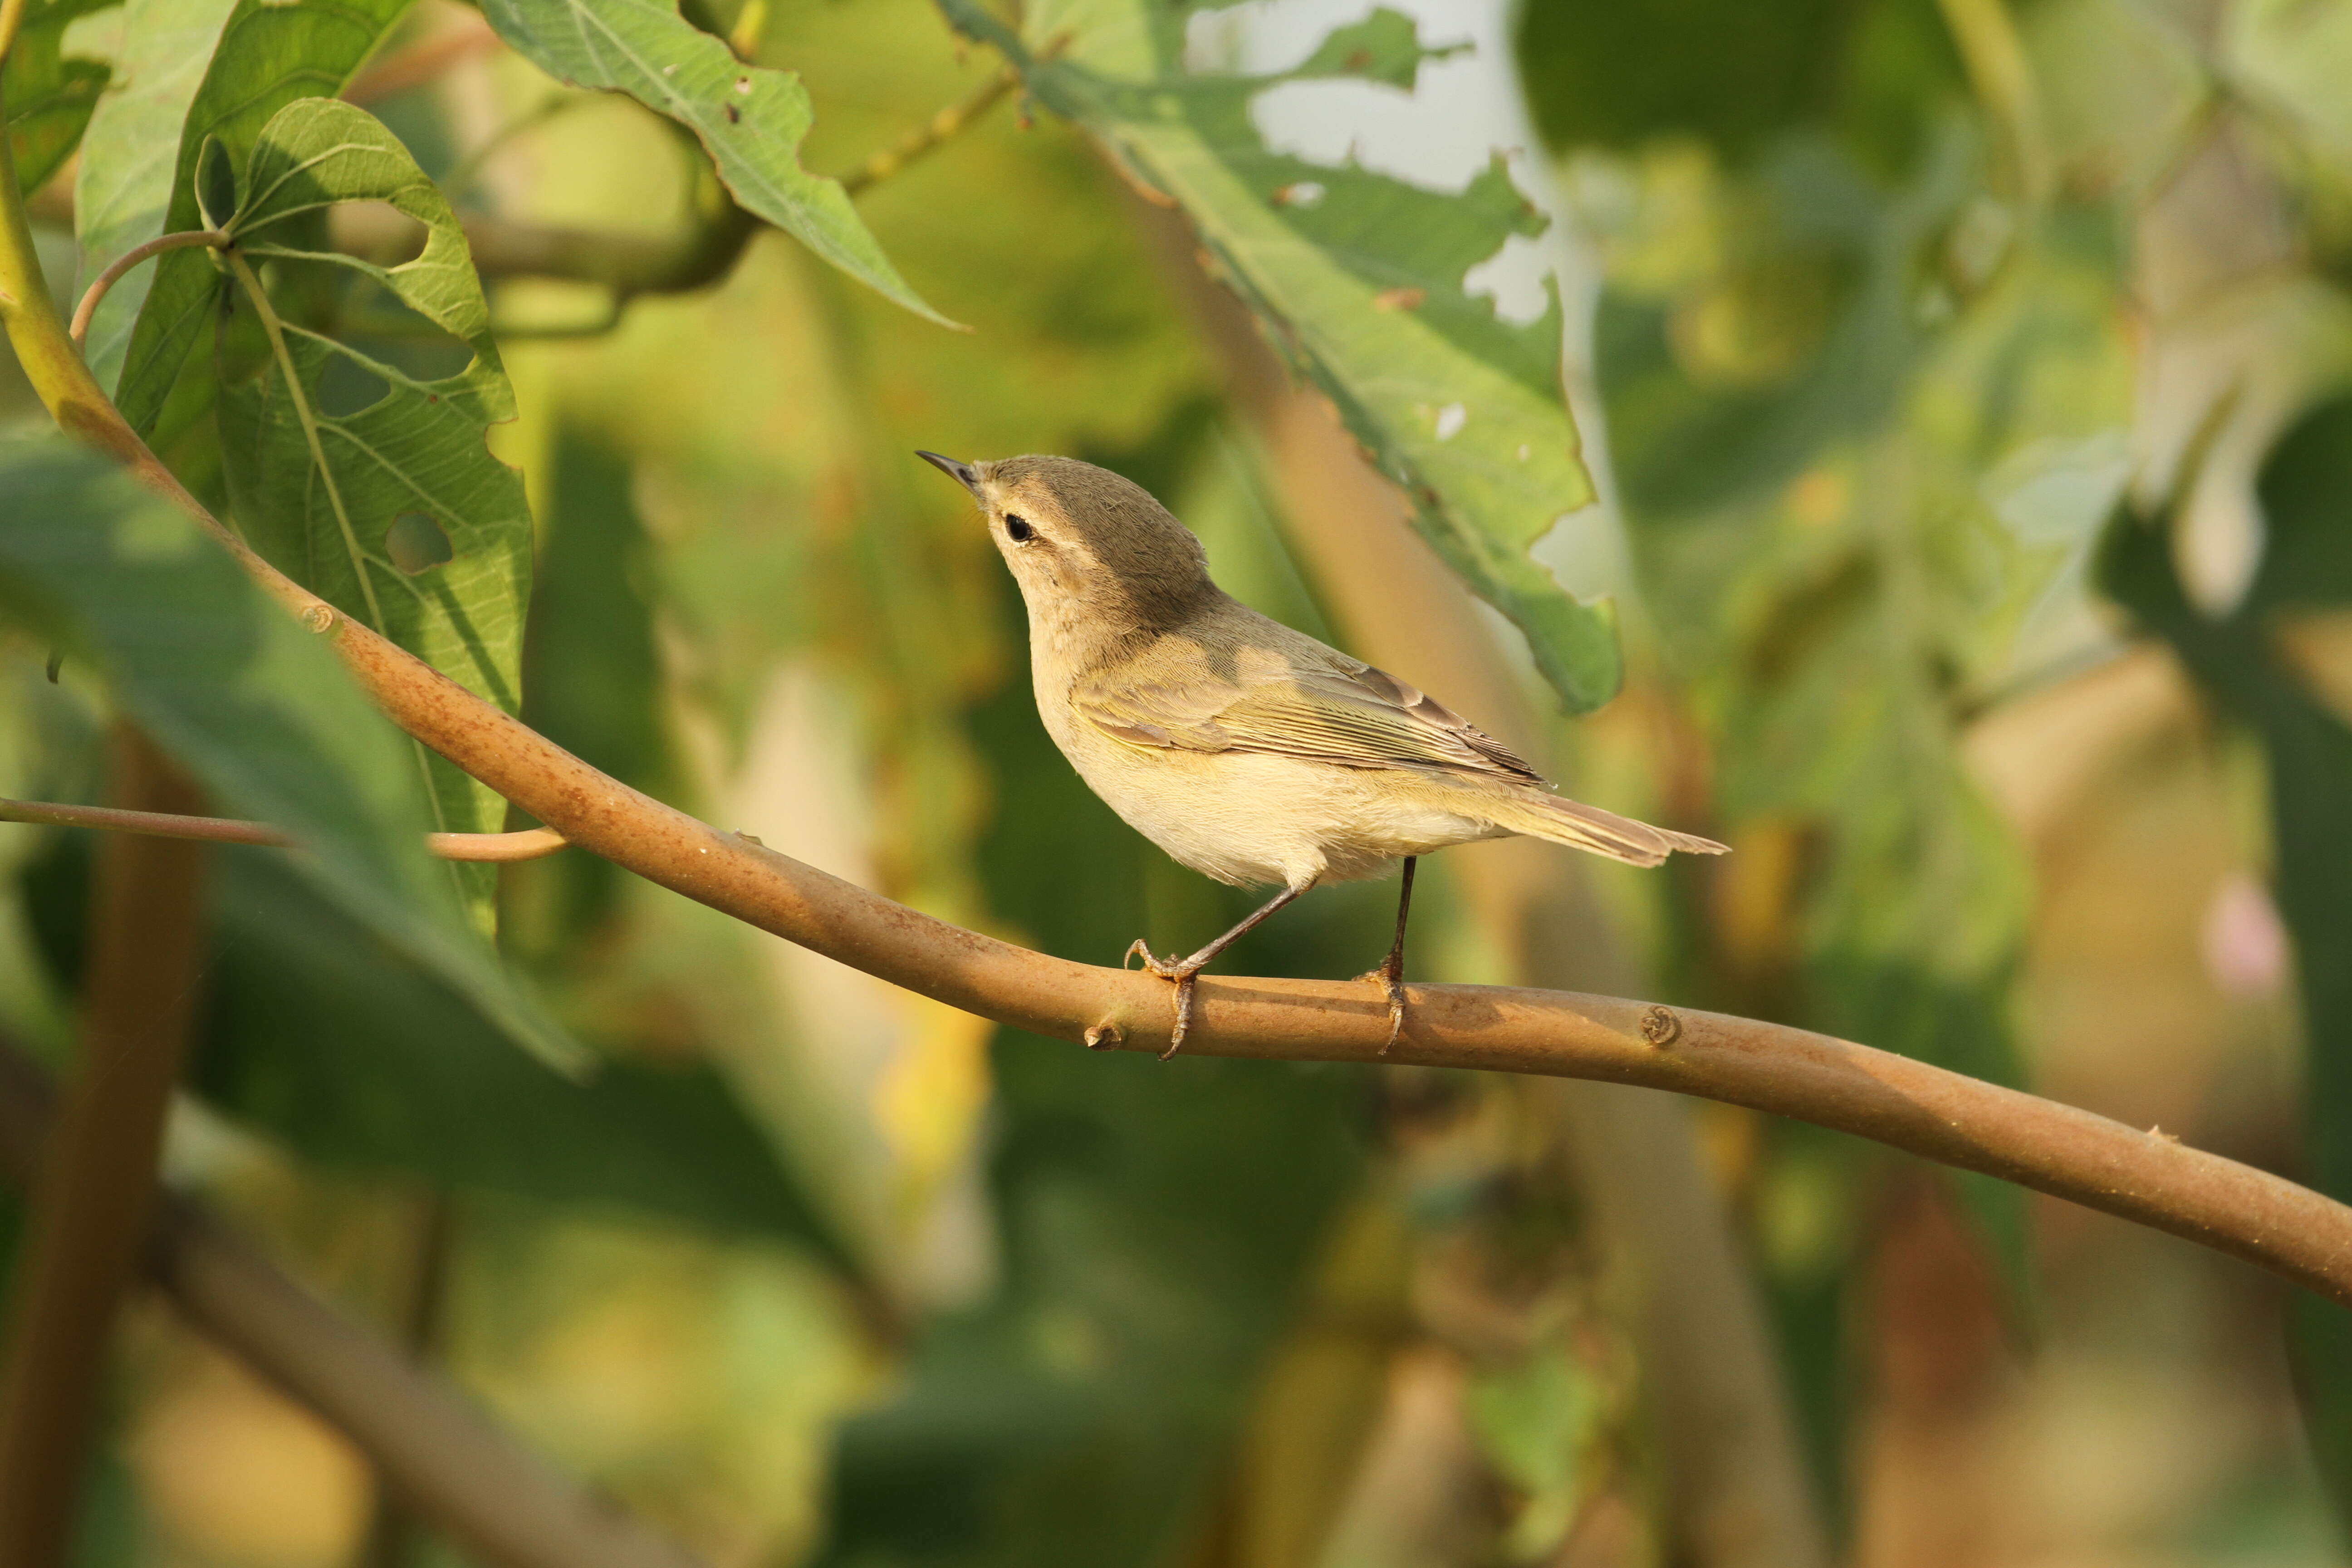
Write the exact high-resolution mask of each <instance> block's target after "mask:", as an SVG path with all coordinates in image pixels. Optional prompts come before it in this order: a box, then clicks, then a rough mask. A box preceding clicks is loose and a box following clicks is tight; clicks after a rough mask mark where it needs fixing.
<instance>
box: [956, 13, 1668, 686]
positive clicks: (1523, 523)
mask: <svg viewBox="0 0 2352 1568" xmlns="http://www.w3.org/2000/svg"><path fill="white" fill-rule="evenodd" d="M940 5H941V8H942V9H943V10H945V11H946V13H947V15H948V17H949V20H950V22H952V23H953V24H954V25H955V26H956V27H957V28H958V29H959V30H961V31H962V32H963V33H965V34H967V35H969V36H970V37H973V38H976V39H978V40H980V41H982V42H984V43H987V44H989V45H991V46H992V47H996V48H998V49H1001V50H1003V52H1004V53H1005V55H1006V56H1007V57H1008V58H1011V59H1012V60H1013V62H1014V63H1015V64H1016V65H1018V66H1019V67H1020V68H1021V71H1022V75H1023V79H1024V81H1025V82H1026V83H1027V85H1028V87H1029V89H1030V90H1031V91H1032V92H1034V94H1036V96H1037V98H1038V100H1039V101H1041V102H1043V103H1044V104H1045V105H1046V106H1047V107H1048V108H1050V109H1052V110H1055V112H1057V113H1060V114H1064V115H1066V116H1068V117H1069V118H1071V119H1073V120H1076V121H1078V122H1079V123H1081V124H1083V125H1085V126H1086V127H1087V130H1089V131H1091V132H1094V134H1095V136H1096V138H1097V140H1098V141H1099V142H1101V143H1102V144H1103V146H1104V148H1105V149H1106V150H1107V151H1108V152H1109V153H1110V154H1111V155H1112V157H1113V158H1114V159H1116V160H1117V161H1118V163H1119V164H1120V166H1121V167H1122V168H1123V169H1124V170H1125V171H1126V172H1127V173H1128V174H1129V176H1130V177H1131V178H1132V179H1133V180H1135V181H1136V182H1137V183H1138V184H1140V185H1141V186H1142V187H1143V188H1144V189H1146V190H1147V191H1149V192H1150V193H1152V194H1153V195H1155V196H1156V197H1158V198H1160V199H1163V200H1167V201H1172V202H1173V203H1175V204H1176V205H1180V206H1181V207H1182V208H1183V210H1184V212H1185V214H1186V215H1187V216H1189V217H1191V219H1192V222H1193V224H1194V225H1195V226H1196V227H1197V228H1198V229H1199V231H1200V236H1201V239H1202V245H1203V246H1204V247H1205V248H1206V250H1207V253H1208V256H1209V258H1210V260H1211V262H1212V263H1213V266H1214V268H1216V270H1217V271H1218V272H1219V273H1220V274H1221V275H1222V276H1223V279H1225V281H1226V282H1227V283H1228V284H1230V285H1231V286H1232V288H1233V289H1234V291H1235V292H1236V293H1238V294H1239V295H1240V296H1241V297H1242V298H1243V300H1245V301H1247V303H1248V304H1249V306H1250V308H1251V310H1253V311H1255V313H1256V315H1257V318H1258V321H1259V322H1260V324H1261V325H1262V326H1263V327H1264V328H1265V331H1266V335H1267V336H1268V337H1269V338H1270V339H1272V340H1273V342H1274V343H1275V344H1276V347H1277V348H1278V349H1280V350H1281V351H1282V353H1284V354H1285V355H1286V356H1287V357H1288V359H1289V360H1290V362H1291V364H1292V365H1293V367H1294V368H1296V369H1297V371H1299V372H1300V373H1301V374H1304V375H1306V376H1307V377H1308V378H1309V379H1310V380H1312V381H1313V382H1314V384H1316V385H1317V386H1318V388H1320V389H1321V390H1322V391H1323V392H1324V393H1325V394H1326V395H1328V396H1329V397H1330V399H1331V400H1332V402H1333V403H1334V404H1335V405H1338V408H1339V414H1340V416H1341V417H1342V418H1343V419H1344V420H1345V421H1346V422H1347V426H1348V428H1349V432H1350V433H1352V434H1353V435H1354V436H1355V437H1356V439H1357V440H1358V441H1360V442H1361V443H1362V444H1363V447H1364V448H1365V450H1366V452H1367V453H1368V454H1370V457H1371V458H1372V460H1373V461H1374V462H1375V463H1377V464H1378V466H1379V467H1380V469H1381V472H1382V473H1384V474H1386V475H1387V476H1388V477H1389V478H1390V479H1393V480H1394V481H1395V482H1396V483H1397V484H1398V485H1399V486H1400V487H1401V488H1402V489H1403V490H1404V491H1405V493H1406V495H1407V496H1408V497H1410V498H1411V500H1412V504H1413V521H1414V523H1415V526H1416V527H1418V528H1419V529H1420V531H1421V532H1422V534H1423V537H1424V538H1426V539H1427V540H1428V541H1429V542H1430V543H1431V544H1432V545H1433V546H1434V547H1435V548H1436V550H1437V552H1438V553H1439V554H1440V555H1442V556H1443V557H1444V559H1445V562H1446V563H1447V564H1448V565H1450V566H1452V567H1453V568H1454V571H1456V572H1457V573H1459V574H1461V575H1462V577H1463V579H1464V581H1465V582H1466V583H1467V584H1469V585H1470V587H1471V588H1472V589H1473V590H1474V591H1475V592H1476V593H1477V594H1478V595H1479V596H1480V597H1482V598H1484V599H1486V601H1487V602H1488V603H1490V604H1492V605H1495V606H1496V608H1497V609H1499V610H1501V611H1503V612H1504V613H1505V614H1506V615H1507V616H1510V617H1511V619H1512V620H1513V621H1514V622H1516V623H1517V625H1518V626H1519V629H1520V630H1521V631H1523V632H1525V633H1526V634H1527V637H1528V645H1529V647H1531V648H1532V649H1533V651H1534V654H1535V658H1536V663H1537V665H1538V668H1541V669H1542V671H1543V673H1544V676H1545V678H1546V679H1549V681H1550V682H1551V684H1552V687H1553V688H1554V689H1555V690H1557V691H1558V692H1559V698H1560V700H1561V702H1562V703H1563V704H1564V705H1565V706H1566V707H1567V708H1568V709H1569V710H1570V711H1572V712H1583V711H1587V710H1591V709H1593V708H1597V707H1599V706H1600V705H1601V703H1603V702H1606V701H1607V700H1609V699H1610V698H1611V697H1612V696H1613V695H1614V694H1615V692H1616V690H1617V687H1618V683H1619V681H1620V680H1621V679H1622V673H1623V672H1622V662H1621V659H1620V656H1619V652H1618V647H1617V632H1616V617H1615V615H1614V613H1613V611H1612V607H1611V606H1610V605H1608V604H1607V603H1605V602H1603V603H1597V604H1581V603H1579V602H1578V601H1577V600H1576V599H1575V598H1573V597H1572V596H1570V595H1569V594H1568V593H1567V592H1566V591H1565V590H1563V589H1562V588H1561V587H1560V585H1559V583H1558V582H1556V581H1555V580H1554V579H1553V577H1552V575H1551V574H1550V572H1549V571H1548V570H1547V569H1546V568H1544V567H1543V566H1542V565H1540V564H1538V563H1537V562H1536V561H1534V560H1533V559H1532V558H1530V556H1529V555H1528V549H1529V547H1530V546H1532V545H1533V544H1535V543H1536V542H1537V541H1538V540H1540V539H1542V538H1543V537H1544V536H1545V535H1546V534H1548V533H1549V532H1550V531H1551V530H1552V528H1553V526H1554V524H1555V523H1557V522H1558V521H1559V519H1560V518H1561V517H1562V516H1563V515H1564V514H1566V513H1568V512H1570V511H1573V510H1577V509H1579V508H1580V507H1583V506H1585V505H1586V504H1587V503H1589V502H1590V501H1591V500H1592V499H1593V492H1592V484H1591V479H1590V478H1589V477H1588V476H1587V475H1586V473H1585V470H1584V465H1583V462H1582V460H1581V458H1580V455H1579V447H1578V441H1577V433H1576V425H1575V422H1574V421H1573V420H1572V419H1571V418H1570V415H1569V411H1568V401H1567V396H1566V394H1565V393H1564V391H1563V390H1562V387H1561V383H1560V332H1561V314H1560V306H1559V298H1558V293H1557V289H1554V291H1553V294H1552V298H1551V300H1550V305H1549V309H1548V310H1546V311H1545V312H1544V313H1543V314H1542V315H1541V316H1540V317H1539V318H1538V319H1537V320H1536V321H1529V322H1512V321H1506V320H1504V319H1502V318H1501V317H1499V316H1497V315H1496V311H1495V307H1494V302H1493V301H1492V300H1487V299H1484V298H1478V297H1475V296H1473V295H1472V294H1471V293H1470V292H1469V291H1468V290H1467V289H1466V288H1465V275H1466V274H1467V273H1468V272H1469V271H1470V269H1471V268H1473V267H1475V266H1476V265H1478V264H1479V263H1481V262H1483V261H1486V260H1487V259H1488V258H1491V257H1493V256H1495V255H1496V254H1497V253H1498V252H1499V251H1501V249H1502V248H1503V247H1504V245H1505V244H1506V242H1507V241H1508V240H1510V239H1511V238H1512V237H1515V236H1531V235H1534V234H1537V233H1539V232H1541V231H1542V229H1543V227H1544V219H1543V217H1542V216H1541V215H1540V214H1538V212H1537V211H1536V210H1535V209H1534V208H1533V207H1532V206H1531V205H1529V204H1528V202H1527V201H1526V199H1525V198H1523V197H1522V196H1521V195H1519V193H1518V192H1517V189H1515V188H1514V187H1513V185H1512V184H1511V180H1510V176H1509V175H1508V174H1507V173H1506V171H1505V169H1504V165H1503V162H1502V159H1501V158H1500V157H1499V156H1497V157H1496V159H1495V161H1494V162H1493V163H1490V164H1489V165H1488V166H1487V168H1486V171H1485V172H1484V173H1483V174H1480V175H1479V176H1478V177H1477V178H1476V179H1475V180H1473V181H1472V182H1471V183H1470V184H1469V185H1468V186H1467V187H1466V188H1465V189H1463V190H1461V191H1459V192H1453V193H1447V192H1441V191H1431V190H1424V189H1422V188H1421V187H1418V186H1415V185H1410V184H1405V183H1403V182H1402V181H1400V180H1395V179H1391V178H1390V177H1389V176H1387V175H1385V174H1375V173H1373V172H1372V171H1370V170H1369V169H1365V168H1362V167H1360V166H1359V165H1357V164H1355V163H1348V164H1345V165H1341V166H1337V167H1330V166H1325V165H1322V164H1318V163H1307V162H1306V161H1305V160H1303V159H1299V158H1296V157H1291V156H1289V155H1287V154H1283V153H1275V152H1272V151H1270V150H1269V149H1268V148H1267V147H1266V145H1265V140H1264V138H1263V137H1262V136H1261V135H1260V134H1259V132H1258V130H1257V127H1256V125H1255V122H1254V121H1253V120H1252V118H1251V113H1252V104H1253V102H1254V100H1255V99H1256V98H1257V97H1258V95H1259V94H1261V93H1263V92H1265V91H1266V90H1267V89H1270V88H1273V87H1275V86H1277V85H1279V84H1280V83H1282V82H1286V81H1301V80H1312V79H1329V78H1355V79H1365V80H1370V81H1375V82H1380V83H1383V84H1385V85H1387V86H1390V87H1397V88H1410V87H1411V86H1412V84H1413V81H1414V80H1415V78H1416V74H1417V72H1418V71H1419V68H1420V67H1421V64H1422V62H1423V61H1424V60H1426V59H1429V58H1432V57H1433V55H1434V54H1437V53H1441V52H1443V51H1433V50H1429V49H1425V48H1423V47H1422V45H1421V43H1420V40H1419V38H1418V36H1417V35H1416V32H1415V29H1414V26H1413V24H1412V21H1411V20H1410V19H1408V18H1407V17H1405V16H1402V15H1400V14H1398V13H1397V12H1395V11H1391V10H1387V9H1381V10H1378V11H1375V12H1373V13H1372V14H1371V15H1370V16H1368V17H1366V18H1365V19H1364V20H1362V21H1360V22H1357V23H1354V24H1351V25H1349V26H1345V27H1342V28H1340V29H1339V30H1338V31H1336V32H1334V33H1332V34H1331V35H1330V36H1329V37H1328V38H1326V39H1325V40H1324V42H1323V44H1322V45H1321V47H1318V48H1317V49H1316V50H1315V52H1314V53H1313V54H1312V55H1311V56H1310V57H1309V58H1307V60H1306V61H1304V62H1303V63H1302V64H1300V65H1299V66H1297V68H1294V69H1292V70H1289V71H1285V72H1280V73H1277V74H1276V75H1273V76H1235V75H1218V74H1209V73H1199V72H1191V71H1187V70H1186V69H1185V68H1184V67H1183V63H1182V61H1183V56H1184V32H1185V16H1184V12H1185V7H1182V6H1179V5H1168V4H1166V3H1165V0H1094V3H1091V4H1087V5H1061V6H1051V7H1048V6H1034V7H1031V8H1030V10H1029V12H1028V24H1027V34H1026V37H1024V36H1023V35H1022V34H1017V33H1015V32H1014V31H1013V29H1011V28H1010V27H1008V26H1005V25H1004V24H1003V22H1001V21H999V20H997V18H996V17H995V16H992V14H991V13H990V12H989V11H988V10H987V9H985V8H984V7H983V6H982V5H980V4H979V3H978V0H940Z"/></svg>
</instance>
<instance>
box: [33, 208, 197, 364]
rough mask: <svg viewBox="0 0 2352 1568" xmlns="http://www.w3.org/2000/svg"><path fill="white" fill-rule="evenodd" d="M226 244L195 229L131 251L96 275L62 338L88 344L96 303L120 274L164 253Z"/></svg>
mask: <svg viewBox="0 0 2352 1568" xmlns="http://www.w3.org/2000/svg"><path fill="white" fill-rule="evenodd" d="M227 243H228V236H227V235H226V233H224V232H223V231H221V230H219V229H216V228H196V229H187V230H184V231H183V232H181V233H178V234H159V235H157V236H156V237H154V238H152V239H151V240H149V241H148V242H147V243H146V244H144V245H136V246H133V247H131V248H130V249H129V250H126V251H124V252H123V253H122V254H121V256H118V257H116V258H114V261H113V264H112V265H110V266H109V267H108V268H107V269H106V270H105V271H103V272H101V273H100V274H99V275H98V279H97V281H95V282H93V283H92V284H90V286H89V289H87V290H85V291H84V292H83V294H82V297H81V303H80V304H79V305H77V306H75V307H74V313H73V325H72V326H71V327H69V328H68V329H67V331H66V335H67V336H68V337H69V338H71V339H73V344H74V347H76V348H81V347H83V346H85V345H86V344H87V343H88V342H89V323H90V321H91V319H92V318H94V317H95V316H96V315H97V314H98V307H99V302H100V300H104V299H105V298H106V291H107V290H108V289H111V288H113V287H114V285H115V283H116V282H117V281H118V280H119V279H121V277H122V275H123V274H124V273H126V272H128V271H130V270H131V268H134V267H136V266H138V265H139V264H140V263H141V262H142V261H144V260H146V259H147V258H149V257H151V256H161V255H162V254H163V252H165V251H167V250H181V249H184V248H186V247H189V246H194V245H204V246H215V247H217V246H224V245H226V244H227Z"/></svg>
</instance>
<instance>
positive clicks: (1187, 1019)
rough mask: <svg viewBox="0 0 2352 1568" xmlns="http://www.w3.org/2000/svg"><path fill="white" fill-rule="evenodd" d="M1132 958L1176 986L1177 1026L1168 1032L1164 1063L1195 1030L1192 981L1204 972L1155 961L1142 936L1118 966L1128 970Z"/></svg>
mask: <svg viewBox="0 0 2352 1568" xmlns="http://www.w3.org/2000/svg"><path fill="white" fill-rule="evenodd" d="M1130 958H1140V959H1141V960H1143V967H1144V969H1145V970H1146V971H1147V972H1149V973H1152V974H1156V975H1158V976H1159V977H1160V979H1162V980H1171V981H1173V982H1175V984H1176V1026H1175V1027H1174V1028H1172V1029H1171V1030H1170V1031H1169V1032H1168V1048H1167V1049H1166V1050H1164V1051H1162V1052H1160V1060H1161V1061H1163V1062H1164V1061H1166V1060H1167V1059H1168V1058H1170V1057H1172V1056H1174V1055H1175V1054H1176V1053H1177V1052H1178V1051H1179V1050H1181V1049H1182V1048H1183V1045H1184V1037H1185V1036H1186V1035H1188V1034H1190V1033H1192V981H1193V979H1194V978H1195V977H1196V976H1198V975H1199V974H1200V973H1201V971H1200V969H1199V968H1198V967H1197V966H1194V965H1189V964H1185V963H1179V962H1178V961H1176V960H1174V959H1170V960H1168V961H1166V962H1165V963H1163V962H1161V961H1160V960H1159V959H1157V958H1154V957H1153V956H1152V955H1151V949H1150V947H1148V946H1146V945H1145V944H1144V941H1143V939H1142V938H1141V937H1137V938H1136V939H1135V945H1134V946H1132V947H1130V948H1129V949H1128V950H1127V953H1126V956H1125V957H1122V958H1121V959H1120V960H1119V961H1118V966H1119V967H1120V968H1121V969H1124V968H1126V967H1127V961H1128V959H1130Z"/></svg>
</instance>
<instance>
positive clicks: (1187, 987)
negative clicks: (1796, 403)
mask: <svg viewBox="0 0 2352 1568" xmlns="http://www.w3.org/2000/svg"><path fill="white" fill-rule="evenodd" d="M1314 885H1315V884H1314V883H1312V882H1308V883H1306V884H1305V885H1304V886H1301V887H1297V888H1285V889H1282V891H1280V892H1278V893H1276V894H1275V896H1274V897H1272V898H1270V899H1268V900H1266V901H1265V903H1264V904H1262V905H1260V906H1259V907H1258V908H1257V909H1256V910H1255V911H1254V912H1252V913H1251V915H1250V917H1249V918H1248V919H1247V920H1244V921H1242V922H1241V924H1239V925H1237V926H1235V927H1234V929H1233V930H1231V931H1227V932H1226V933H1225V934H1224V935H1223V936H1221V937H1219V938H1217V940H1216V941H1214V942H1211V943H1209V945H1208V946H1206V947H1204V948H1202V950H1201V951H1200V952H1196V953H1194V954H1193V955H1192V957H1190V958H1188V959H1185V960H1183V961H1182V962H1181V963H1178V962H1174V961H1171V962H1169V963H1161V962H1160V960H1159V959H1156V958H1154V957H1152V956H1151V949H1150V948H1149V947H1147V946H1145V945H1144V942H1143V939H1142V938H1141V937H1137V938H1136V939H1135V945H1134V946H1133V947H1130V948H1129V949H1128V950H1127V956H1128V957H1129V958H1136V957H1140V958H1141V959H1142V960H1143V967H1144V968H1146V969H1148V970H1150V971H1151V973H1154V974H1157V975H1158V976H1160V979H1162V980H1173V981H1174V982H1175V983H1176V1027H1175V1028H1174V1029H1173V1030H1171V1032H1170V1034H1169V1036H1168V1048H1167V1049H1166V1050H1164V1051H1162V1052H1160V1060H1161V1061H1163V1062H1164V1061H1166V1060H1167V1059H1168V1058H1170V1057H1172V1056H1174V1055H1175V1054H1176V1052H1177V1049H1178V1047H1181V1046H1182V1045H1183V1043H1184V1037H1185V1035H1186V1034H1188V1033H1189V1032H1191V1030H1192V981H1193V977H1194V976H1196V975H1198V974H1199V973H1201V971H1202V970H1203V969H1205V968H1206V967H1208V964H1209V961H1210V960H1212V959H1213V958H1215V957H1216V956H1217V954H1219V953H1221V952H1224V951H1225V949H1227V948H1228V947H1231V946H1232V945H1233V944H1234V942H1235V941H1236V940H1238V939H1239V938H1240V937H1242V936H1243V935H1244V934H1245V933H1247V932H1248V931H1254V930H1255V929H1256V927H1257V925H1258V923H1259V922H1260V921H1264V920H1265V917H1266V916H1268V915H1270V914H1272V913H1274V911H1275V910H1278V909H1280V908H1282V906H1283V905H1285V904H1286V903H1288V902H1290V900H1293V899H1295V898H1297V896H1298V895H1299V894H1301V893H1303V892H1305V891H1306V890H1307V889H1308V888H1311V887H1313V886H1314Z"/></svg>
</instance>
